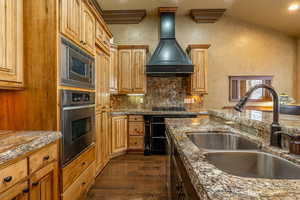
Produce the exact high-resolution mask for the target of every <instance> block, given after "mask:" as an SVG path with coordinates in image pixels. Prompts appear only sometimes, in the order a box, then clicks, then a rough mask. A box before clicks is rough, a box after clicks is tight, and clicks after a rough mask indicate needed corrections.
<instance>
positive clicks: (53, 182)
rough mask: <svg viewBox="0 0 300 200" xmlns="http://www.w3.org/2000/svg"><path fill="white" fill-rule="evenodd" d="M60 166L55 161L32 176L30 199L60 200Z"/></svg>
mask: <svg viewBox="0 0 300 200" xmlns="http://www.w3.org/2000/svg"><path fill="white" fill-rule="evenodd" d="M58 191H59V190H58V166H57V163H56V162H53V163H51V164H49V165H47V166H46V167H44V168H42V169H40V170H39V171H37V172H35V173H34V174H33V175H32V177H31V178H30V200H58V194H59V193H58Z"/></svg>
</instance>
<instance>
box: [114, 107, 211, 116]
mask: <svg viewBox="0 0 300 200" xmlns="http://www.w3.org/2000/svg"><path fill="white" fill-rule="evenodd" d="M111 114H112V115H168V114H170V115H172V114H175V115H177V114H179V115H207V114H208V112H207V109H204V108H203V109H187V110H186V111H152V109H145V108H141V109H130V108H129V109H117V110H113V111H112V112H111Z"/></svg>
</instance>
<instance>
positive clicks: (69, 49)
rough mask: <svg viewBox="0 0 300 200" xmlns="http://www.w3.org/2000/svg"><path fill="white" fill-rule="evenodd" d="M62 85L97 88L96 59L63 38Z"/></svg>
mask: <svg viewBox="0 0 300 200" xmlns="http://www.w3.org/2000/svg"><path fill="white" fill-rule="evenodd" d="M61 85H63V86H72V87H78V88H87V89H95V59H94V58H93V57H92V56H90V55H88V54H87V53H85V52H84V51H83V50H81V49H80V48H79V47H77V46H76V45H75V44H73V43H72V42H71V41H68V40H67V39H65V38H61Z"/></svg>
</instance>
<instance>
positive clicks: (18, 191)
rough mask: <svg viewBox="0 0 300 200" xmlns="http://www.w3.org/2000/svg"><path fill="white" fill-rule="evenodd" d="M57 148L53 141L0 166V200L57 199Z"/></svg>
mask: <svg viewBox="0 0 300 200" xmlns="http://www.w3.org/2000/svg"><path fill="white" fill-rule="evenodd" d="M58 148H59V142H55V143H53V144H50V145H47V146H46V147H43V148H42V149H40V150H38V151H36V152H33V153H28V154H27V155H26V156H23V157H21V158H17V160H16V161H11V163H8V164H4V166H0V179H1V183H0V199H1V200H29V199H30V200H58V199H59V181H58V160H57V158H58ZM30 158H34V159H33V160H32V159H30ZM45 158H47V159H45ZM40 161H44V162H40ZM29 169H34V170H29Z"/></svg>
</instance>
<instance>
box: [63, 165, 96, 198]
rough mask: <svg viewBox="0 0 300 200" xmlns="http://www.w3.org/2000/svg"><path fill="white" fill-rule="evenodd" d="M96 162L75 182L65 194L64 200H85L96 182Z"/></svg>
mask: <svg viewBox="0 0 300 200" xmlns="http://www.w3.org/2000/svg"><path fill="white" fill-rule="evenodd" d="M94 177H95V162H93V163H92V164H91V165H90V166H89V167H88V168H87V169H86V170H84V171H83V172H82V173H81V174H80V176H79V177H78V178H77V179H76V180H75V182H74V183H73V184H72V185H71V186H70V187H69V188H68V189H67V190H66V191H65V192H64V194H63V198H62V200H79V199H80V200H81V199H82V200H85V199H86V194H87V192H88V190H89V189H90V187H91V186H92V185H93V184H94V182H95V178H94Z"/></svg>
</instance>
